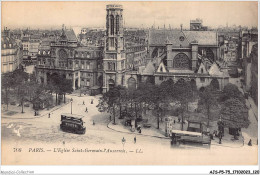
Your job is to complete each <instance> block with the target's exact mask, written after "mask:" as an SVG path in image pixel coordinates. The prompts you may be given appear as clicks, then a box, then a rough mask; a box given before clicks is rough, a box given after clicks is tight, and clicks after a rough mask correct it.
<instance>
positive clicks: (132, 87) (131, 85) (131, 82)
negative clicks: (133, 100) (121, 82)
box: [127, 77, 136, 90]
mask: <svg viewBox="0 0 260 175" xmlns="http://www.w3.org/2000/svg"><path fill="white" fill-rule="evenodd" d="M127 83H128V89H129V90H135V89H136V80H135V79H134V78H133V77H131V78H129V79H128V82H127Z"/></svg>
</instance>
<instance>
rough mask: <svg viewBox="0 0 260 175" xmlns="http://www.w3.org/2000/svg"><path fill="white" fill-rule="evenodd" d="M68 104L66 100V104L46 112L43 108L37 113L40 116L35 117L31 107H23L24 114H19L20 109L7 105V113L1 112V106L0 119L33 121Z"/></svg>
mask: <svg viewBox="0 0 260 175" xmlns="http://www.w3.org/2000/svg"><path fill="white" fill-rule="evenodd" d="M68 103H69V101H68V100H67V102H66V103H62V104H61V105H58V106H54V107H53V108H50V109H49V110H47V109H46V108H45V109H43V110H41V111H39V113H40V115H37V116H34V110H33V109H32V107H31V106H30V107H24V113H21V107H17V106H12V105H9V106H8V111H6V110H3V105H2V109H1V117H2V118H8V119H35V118H40V117H43V116H45V115H48V114H49V113H51V112H54V111H56V110H58V109H60V108H62V107H63V106H65V105H67V104H68Z"/></svg>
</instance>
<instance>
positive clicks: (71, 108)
mask: <svg viewBox="0 0 260 175" xmlns="http://www.w3.org/2000/svg"><path fill="white" fill-rule="evenodd" d="M72 101H73V99H72V98H71V99H70V104H71V114H72Z"/></svg>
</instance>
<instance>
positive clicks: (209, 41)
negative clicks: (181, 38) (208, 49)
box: [183, 31, 218, 45]
mask: <svg viewBox="0 0 260 175" xmlns="http://www.w3.org/2000/svg"><path fill="white" fill-rule="evenodd" d="M183 32H184V34H185V35H186V36H187V38H188V39H189V40H190V41H194V40H196V41H198V44H199V45H218V38H217V32H215V31H183Z"/></svg>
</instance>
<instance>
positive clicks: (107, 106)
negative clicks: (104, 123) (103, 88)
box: [97, 87, 119, 124]
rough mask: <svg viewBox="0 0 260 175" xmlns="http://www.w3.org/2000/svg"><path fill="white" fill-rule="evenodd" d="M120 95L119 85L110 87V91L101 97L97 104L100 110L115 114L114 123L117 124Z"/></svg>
mask: <svg viewBox="0 0 260 175" xmlns="http://www.w3.org/2000/svg"><path fill="white" fill-rule="evenodd" d="M118 96H119V91H118V88H117V87H114V88H112V89H109V91H108V92H106V93H105V94H103V97H102V98H100V100H99V104H98V105H97V107H98V110H99V111H100V112H108V113H111V114H113V118H114V122H113V124H116V109H117V107H118Z"/></svg>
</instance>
